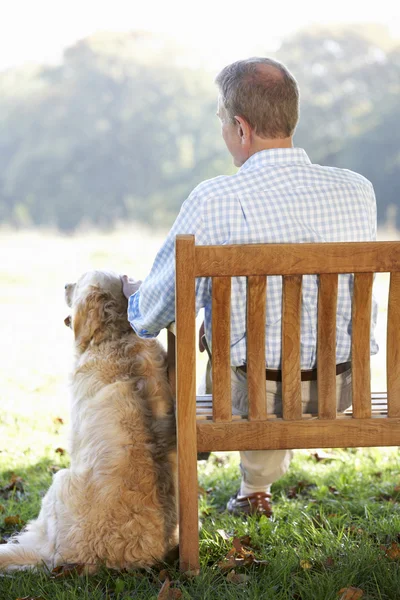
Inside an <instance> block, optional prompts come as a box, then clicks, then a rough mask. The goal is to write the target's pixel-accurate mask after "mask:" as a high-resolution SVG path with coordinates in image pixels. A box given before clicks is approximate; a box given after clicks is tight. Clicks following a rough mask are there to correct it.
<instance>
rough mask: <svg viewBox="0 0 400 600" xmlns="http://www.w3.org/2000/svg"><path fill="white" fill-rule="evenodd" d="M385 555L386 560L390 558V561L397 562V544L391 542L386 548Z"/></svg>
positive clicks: (398, 556) (398, 549)
mask: <svg viewBox="0 0 400 600" xmlns="http://www.w3.org/2000/svg"><path fill="white" fill-rule="evenodd" d="M385 554H386V556H387V557H388V558H391V559H392V560H399V559H400V546H399V544H397V542H392V543H391V544H390V546H389V548H386V550H385Z"/></svg>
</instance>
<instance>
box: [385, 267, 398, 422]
mask: <svg viewBox="0 0 400 600" xmlns="http://www.w3.org/2000/svg"><path fill="white" fill-rule="evenodd" d="M386 352H387V355H386V361H387V367H386V369H387V394H388V413H389V417H400V273H392V274H391V276H390V288H389V304H388V325H387V345H386Z"/></svg>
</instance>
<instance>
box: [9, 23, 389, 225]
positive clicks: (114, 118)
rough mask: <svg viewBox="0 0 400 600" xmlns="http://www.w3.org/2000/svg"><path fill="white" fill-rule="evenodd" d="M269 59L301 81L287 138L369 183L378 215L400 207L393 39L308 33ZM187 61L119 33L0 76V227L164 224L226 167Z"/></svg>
mask: <svg viewBox="0 0 400 600" xmlns="http://www.w3.org/2000/svg"><path fill="white" fill-rule="evenodd" d="M276 58H277V59H278V60H281V61H283V62H284V63H285V64H287V65H288V67H289V68H290V69H291V70H292V71H293V73H294V75H295V76H296V78H297V79H298V81H299V84H300V90H301V120H300V124H299V127H298V130H297V133H296V136H295V144H296V145H297V146H303V147H304V148H305V149H306V150H307V151H308V153H309V155H310V158H311V160H313V161H314V162H318V163H320V164H328V165H332V166H340V167H346V168H349V169H353V170H356V171H358V172H360V173H362V174H363V175H365V176H366V177H368V178H369V179H370V180H371V181H372V182H373V184H374V186H375V190H376V195H377V200H378V220H379V222H380V223H383V222H384V221H385V219H386V217H387V214H388V209H389V207H390V206H392V207H397V205H398V204H399V203H400V144H399V139H400V125H399V123H400V103H399V102H398V98H399V92H400V47H391V46H390V45H389V44H387V39H386V36H385V31H384V30H380V29H379V28H375V29H374V28H371V30H367V31H365V28H364V29H363V30H362V31H360V32H357V30H354V29H352V30H351V31H350V30H349V29H347V28H336V29H329V30H323V29H314V30H313V31H309V30H308V31H306V32H299V33H298V34H296V35H295V36H293V37H291V38H290V39H287V40H286V41H285V42H284V43H283V44H282V46H281V48H280V49H279V51H278V52H277V53H276ZM189 65H190V61H188V60H186V50H185V49H184V48H182V47H179V46H177V45H176V44H174V43H173V42H171V41H170V40H168V39H167V38H165V37H164V36H162V35H156V34H148V33H143V32H131V33H126V34H121V33H118V34H96V35H94V36H91V37H89V38H87V39H84V40H82V41H80V42H78V43H77V44H76V45H74V46H72V47H70V48H69V49H67V50H66V52H65V54H64V60H63V62H62V64H61V65H60V66H57V67H37V68H32V67H30V68H26V69H16V70H7V71H4V72H2V73H0V89H1V90H2V93H1V95H0V132H1V133H0V164H1V171H0V222H1V223H9V224H11V225H16V226H32V225H33V226H40V225H46V226H54V227H57V228H59V229H61V230H64V231H72V230H74V229H76V228H77V227H80V226H83V225H87V224H91V225H95V226H101V227H110V226H112V225H113V224H115V223H117V222H119V221H130V220H135V221H139V222H143V223H146V224H150V225H152V226H163V227H168V226H169V225H170V224H171V223H172V221H173V220H174V218H175V216H176V215H177V213H178V211H179V207H180V205H181V204H182V202H183V200H184V199H185V198H186V196H187V195H188V193H189V192H190V191H191V189H193V187H195V186H196V185H197V184H198V183H199V182H200V181H202V180H204V179H206V178H210V177H214V176H216V175H219V174H223V173H226V174H229V173H232V172H234V167H233V166H232V162H231V158H230V156H229V155H228V153H227V151H226V149H225V147H224V144H223V142H222V140H221V136H220V131H219V129H220V126H219V122H218V119H217V117H216V116H215V112H216V95H217V90H216V88H215V85H214V83H213V78H214V75H215V73H210V72H207V71H206V70H205V69H203V68H200V67H193V66H189ZM394 210H395V209H393V208H391V209H389V211H391V214H394V213H393V211H394ZM399 213H400V211H399ZM399 219H400V214H399ZM398 225H400V220H399V223H398Z"/></svg>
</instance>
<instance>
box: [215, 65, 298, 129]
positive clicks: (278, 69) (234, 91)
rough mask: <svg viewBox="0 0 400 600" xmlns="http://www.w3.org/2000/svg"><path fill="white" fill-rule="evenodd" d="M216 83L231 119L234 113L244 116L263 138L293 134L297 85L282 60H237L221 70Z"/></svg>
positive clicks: (296, 116) (233, 119)
mask: <svg viewBox="0 0 400 600" xmlns="http://www.w3.org/2000/svg"><path fill="white" fill-rule="evenodd" d="M271 67H272V68H271ZM215 83H216V84H217V85H218V87H219V89H220V92H221V97H222V102H223V105H224V107H225V109H226V112H227V114H228V117H229V119H230V121H231V122H233V123H234V122H235V116H240V117H243V118H244V119H246V121H247V122H248V123H249V125H250V126H251V128H252V129H254V131H255V132H256V134H257V135H259V136H260V137H264V138H286V137H290V136H292V135H293V133H294V130H295V128H296V125H297V121H298V120H299V88H298V85H297V81H296V80H295V78H294V77H293V75H292V74H291V73H290V71H289V70H288V69H287V68H286V67H285V66H284V65H283V64H282V63H280V62H278V61H275V60H272V59H270V58H248V59H246V60H239V61H237V62H234V63H232V64H231V65H228V66H227V67H225V68H224V69H222V71H221V72H220V73H219V75H217V77H216V80H215Z"/></svg>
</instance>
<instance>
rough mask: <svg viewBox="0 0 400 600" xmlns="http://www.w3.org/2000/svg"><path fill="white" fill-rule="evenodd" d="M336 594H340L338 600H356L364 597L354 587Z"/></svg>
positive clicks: (343, 589)
mask: <svg viewBox="0 0 400 600" xmlns="http://www.w3.org/2000/svg"><path fill="white" fill-rule="evenodd" d="M338 594H341V596H340V598H339V600H358V599H359V598H362V597H363V596H364V592H363V591H362V590H361V589H360V588H356V587H348V588H342V589H341V590H339V592H338Z"/></svg>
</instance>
